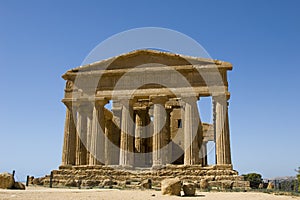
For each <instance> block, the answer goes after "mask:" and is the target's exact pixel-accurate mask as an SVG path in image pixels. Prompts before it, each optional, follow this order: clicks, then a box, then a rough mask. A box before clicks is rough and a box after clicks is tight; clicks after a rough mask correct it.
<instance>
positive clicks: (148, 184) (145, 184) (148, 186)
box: [140, 179, 152, 189]
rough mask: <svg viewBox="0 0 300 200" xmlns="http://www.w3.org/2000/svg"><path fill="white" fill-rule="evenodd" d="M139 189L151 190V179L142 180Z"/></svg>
mask: <svg viewBox="0 0 300 200" xmlns="http://www.w3.org/2000/svg"><path fill="white" fill-rule="evenodd" d="M140 186H141V188H144V189H151V188H152V180H151V179H146V180H143V181H142V182H141V184H140Z"/></svg>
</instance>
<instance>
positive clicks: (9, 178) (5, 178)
mask: <svg viewBox="0 0 300 200" xmlns="http://www.w3.org/2000/svg"><path fill="white" fill-rule="evenodd" d="M14 184H15V179H14V177H13V175H12V174H9V173H7V172H5V173H1V174H0V188H2V189H11V188H13V186H14Z"/></svg>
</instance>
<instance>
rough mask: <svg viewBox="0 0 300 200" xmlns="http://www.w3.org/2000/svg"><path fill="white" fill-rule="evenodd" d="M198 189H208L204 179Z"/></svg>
mask: <svg viewBox="0 0 300 200" xmlns="http://www.w3.org/2000/svg"><path fill="white" fill-rule="evenodd" d="M200 189H203V190H206V189H208V181H207V180H206V179H202V180H201V181H200Z"/></svg>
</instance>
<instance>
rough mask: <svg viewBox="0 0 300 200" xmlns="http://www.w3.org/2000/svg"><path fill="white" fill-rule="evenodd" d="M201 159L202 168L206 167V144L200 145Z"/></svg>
mask: <svg viewBox="0 0 300 200" xmlns="http://www.w3.org/2000/svg"><path fill="white" fill-rule="evenodd" d="M201 159H202V162H201V163H202V166H206V165H207V164H208V163H207V142H203V143H202V145H201Z"/></svg>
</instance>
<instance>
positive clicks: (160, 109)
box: [150, 95, 168, 167]
mask: <svg viewBox="0 0 300 200" xmlns="http://www.w3.org/2000/svg"><path fill="white" fill-rule="evenodd" d="M150 100H151V101H152V102H153V104H154V106H153V132H154V133H153V140H152V142H153V144H152V148H153V151H152V152H153V156H152V159H153V162H152V166H153V167H156V166H161V165H163V158H162V144H163V143H162V142H163V127H164V126H165V122H166V110H165V103H166V102H167V100H168V98H167V97H166V96H163V95H162V96H152V97H151V99H150Z"/></svg>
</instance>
